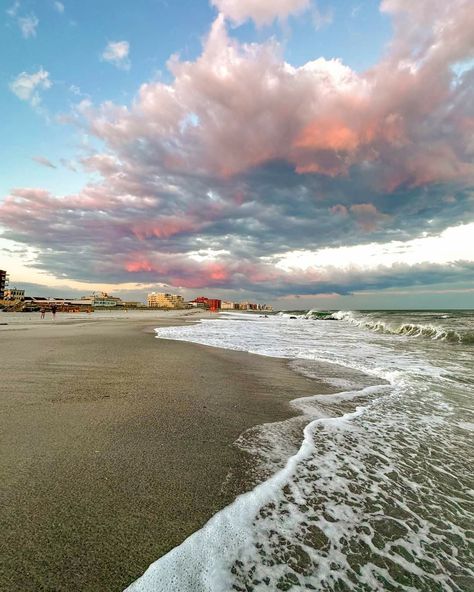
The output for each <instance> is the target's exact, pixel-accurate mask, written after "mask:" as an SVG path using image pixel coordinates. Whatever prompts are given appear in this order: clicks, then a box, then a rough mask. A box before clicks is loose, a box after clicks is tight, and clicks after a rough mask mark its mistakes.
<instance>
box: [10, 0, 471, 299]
mask: <svg viewBox="0 0 474 592" xmlns="http://www.w3.org/2000/svg"><path fill="white" fill-rule="evenodd" d="M428 4H430V3H428ZM428 4H427V3H426V2H425V3H424V6H425V10H421V8H420V3H416V6H413V8H410V6H411V5H410V4H409V3H408V2H407V3H406V4H402V3H401V2H400V3H395V1H394V0H393V1H392V3H390V4H389V3H384V4H383V9H384V10H389V9H390V11H391V12H390V14H391V18H392V19H393V21H394V29H395V36H394V39H393V40H392V43H391V45H390V48H389V49H388V50H387V53H386V54H385V55H384V56H383V58H382V59H381V60H380V62H379V63H378V64H376V65H375V66H374V67H373V68H371V69H370V70H369V71H367V72H355V71H353V70H352V69H350V68H349V67H348V66H346V65H344V64H343V63H342V62H341V61H339V60H327V59H324V58H316V59H315V60H313V61H311V62H309V63H307V64H305V65H303V66H300V67H295V66H293V65H291V64H289V63H288V62H286V61H285V60H284V59H283V58H282V50H281V48H280V47H279V46H278V44H276V43H275V41H274V40H270V41H268V42H264V43H259V44H256V43H252V44H243V43H239V42H238V41H237V40H236V39H234V38H232V37H231V36H230V35H229V32H228V30H227V26H226V23H225V18H224V16H223V15H222V14H221V15H220V16H218V18H217V19H216V21H215V22H214V24H213V26H212V28H211V31H210V32H209V35H208V37H207V39H206V40H205V41H204V43H203V48H202V52H201V54H200V55H199V56H198V57H197V58H196V59H195V60H193V61H182V60H180V59H178V58H177V57H173V58H171V59H170V61H169V69H170V73H171V77H170V81H169V82H168V83H166V84H165V83H163V82H159V81H158V82H157V81H156V80H154V81H149V82H146V83H144V84H142V85H141V87H140V88H139V89H138V92H137V95H136V97H135V98H134V100H133V102H132V103H131V104H130V105H119V104H115V103H112V102H107V103H104V104H103V105H100V106H95V105H94V104H93V103H92V101H91V100H84V101H82V102H81V103H80V105H78V106H77V107H76V109H75V111H74V113H73V114H72V115H71V117H73V118H75V121H76V123H77V125H78V126H80V127H81V129H83V130H85V131H86V132H87V133H88V134H90V135H93V136H94V137H95V139H96V140H97V141H98V142H97V144H99V145H100V146H102V148H101V149H100V150H96V151H94V150H93V149H92V148H91V147H89V151H88V155H87V157H85V158H83V159H82V165H83V166H84V168H85V169H86V170H87V171H88V172H90V173H92V175H93V178H94V179H96V180H95V181H93V182H90V183H88V184H87V185H85V186H84V187H83V189H82V190H81V191H79V192H77V193H75V194H71V195H65V196H62V197H57V196H55V195H53V194H52V193H49V192H48V191H45V190H44V189H41V188H37V187H32V188H16V189H14V190H12V191H11V192H10V194H9V195H8V196H7V197H6V199H5V201H4V203H3V204H2V205H0V221H1V224H2V226H3V227H4V228H5V234H4V236H5V237H7V238H9V239H11V240H15V241H16V242H19V243H25V244H28V245H31V246H34V247H35V249H37V252H38V259H37V261H36V266H37V267H38V268H39V269H43V270H48V271H49V272H54V273H55V274H57V276H58V277H66V278H70V279H75V280H78V279H80V280H94V281H108V282H110V283H113V282H130V281H132V282H146V283H153V282H163V283H167V284H168V285H171V286H175V287H187V288H188V289H190V290H191V289H192V290H194V289H198V288H199V289H204V288H206V287H208V288H212V289H216V290H217V289H222V290H224V289H232V290H240V289H242V290H254V291H255V290H259V291H261V292H262V293H270V292H271V291H272V290H273V292H274V293H275V294H286V293H288V294H296V293H298V292H299V291H300V292H301V293H304V294H311V293H324V292H331V291H332V292H339V293H348V292H350V291H351V290H355V289H362V287H363V286H364V282H366V286H369V287H373V286H378V287H383V286H390V285H393V286H396V285H400V286H402V285H403V286H408V285H410V282H412V283H418V282H422V281H424V282H426V283H430V282H431V283H433V281H434V278H437V281H442V278H443V277H444V278H445V279H446V280H449V279H450V278H454V277H460V274H462V273H464V272H465V273H471V267H472V266H471V267H470V265H471V263H469V262H466V261H464V262H463V261H462V260H461V261H459V260H450V261H444V262H439V261H436V260H433V259H429V258H428V259H426V260H424V261H416V262H413V261H412V262H406V261H403V260H401V261H392V262H390V263H387V262H385V263H381V264H376V265H373V266H372V267H371V268H370V270H367V269H365V270H362V269H356V268H355V267H353V268H351V269H339V268H338V265H336V264H334V265H332V264H330V263H327V264H326V265H324V266H322V268H321V267H318V266H315V267H313V268H309V269H291V270H288V269H282V268H281V266H279V265H278V262H279V261H281V260H282V259H283V258H284V254H285V253H287V254H292V253H301V252H303V251H304V253H306V255H305V256H309V255H308V253H309V254H311V253H313V254H315V255H317V256H320V254H321V249H323V248H333V249H335V248H338V247H341V246H344V247H347V248H349V247H354V246H357V245H359V246H361V245H362V246H364V245H368V244H369V245H370V244H375V245H379V248H380V249H382V250H383V249H384V248H385V245H387V244H389V243H391V242H392V241H398V242H400V243H406V242H409V241H412V240H415V239H418V238H420V237H423V235H424V233H426V236H429V237H437V236H439V235H440V234H441V233H442V232H443V231H444V230H445V229H446V228H449V227H456V226H459V224H460V223H461V222H469V221H471V220H472V219H473V218H474V207H473V206H474V190H473V184H474V183H473V181H474V165H473V155H474V147H473V144H472V133H473V130H474V123H473V122H474V107H473V105H474V96H473V94H474V90H473V89H474V85H473V81H474V72H473V71H472V68H471V69H466V70H463V72H462V73H461V74H456V72H455V71H454V69H453V66H454V65H455V64H457V63H459V62H460V61H462V62H463V63H468V62H466V60H469V59H470V56H472V52H473V47H474V45H473V43H472V35H473V33H472V31H473V30H474V28H471V27H469V26H467V24H466V23H467V22H468V21H469V19H470V18H471V16H470V15H471V12H472V11H469V10H468V8H469V7H470V5H468V3H467V2H464V1H463V0H455V2H454V3H451V4H450V6H451V9H450V12H449V14H447V13H446V11H445V10H444V8H443V6H444V5H441V4H439V5H438V4H436V6H435V9H436V10H438V12H436V10H433V11H431V10H429V9H428ZM430 5H431V4H430ZM267 6H268V4H267ZM410 10H411V11H412V12H410V13H409V14H411V15H412V18H413V20H414V21H415V22H416V23H417V24H416V25H413V26H412V24H411V21H410V22H409V23H408V26H409V29H407V28H406V27H404V26H403V22H404V21H405V20H406V18H408V17H407V16H406V11H410ZM408 20H409V19H408ZM421 22H424V25H423V27H422V26H421V25H420V23H421ZM127 55H128V52H127ZM24 76H28V75H24ZM48 80H49V79H48ZM24 86H25V85H23V87H21V88H22V89H24ZM27 88H29V87H27ZM34 92H35V91H34V88H33V90H31V91H28V92H27V91H26V90H22V93H23V97H20V98H23V100H30V97H31V96H32V95H33V93H34ZM92 145H93V143H91V145H90V146H92ZM453 240H454V239H453ZM400 248H401V247H400ZM203 253H204V255H203ZM288 256H289V255H288ZM364 257H365V255H361V258H362V259H363V258H364ZM464 259H466V260H467V259H468V255H467V254H466V255H465V256H464ZM468 263H469V265H468ZM440 278H441V279H440Z"/></svg>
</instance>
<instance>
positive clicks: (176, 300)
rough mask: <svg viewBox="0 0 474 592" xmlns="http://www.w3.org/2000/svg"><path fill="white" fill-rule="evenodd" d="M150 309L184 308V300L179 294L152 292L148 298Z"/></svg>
mask: <svg viewBox="0 0 474 592" xmlns="http://www.w3.org/2000/svg"><path fill="white" fill-rule="evenodd" d="M147 302H148V307H149V308H184V298H183V297H182V296H179V295H178V294H167V293H165V292H152V293H151V294H148V297H147Z"/></svg>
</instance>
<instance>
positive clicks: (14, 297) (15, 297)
mask: <svg viewBox="0 0 474 592" xmlns="http://www.w3.org/2000/svg"><path fill="white" fill-rule="evenodd" d="M3 297H4V298H5V300H10V301H16V302H23V300H24V299H25V290H19V289H18V288H8V289H7V290H5V294H4V296H3Z"/></svg>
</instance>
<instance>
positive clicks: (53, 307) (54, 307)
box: [51, 304, 58, 319]
mask: <svg viewBox="0 0 474 592" xmlns="http://www.w3.org/2000/svg"><path fill="white" fill-rule="evenodd" d="M57 311H58V307H57V306H56V305H55V304H53V306H52V307H51V312H52V313H53V319H55V318H56V312H57Z"/></svg>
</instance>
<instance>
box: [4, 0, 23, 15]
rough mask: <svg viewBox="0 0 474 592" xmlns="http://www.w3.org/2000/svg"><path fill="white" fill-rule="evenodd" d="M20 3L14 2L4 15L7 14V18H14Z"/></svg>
mask: <svg viewBox="0 0 474 592" xmlns="http://www.w3.org/2000/svg"><path fill="white" fill-rule="evenodd" d="M20 7H21V5H20V2H19V0H16V1H15V2H14V3H13V4H12V5H11V6H10V8H7V10H6V13H7V14H8V16H10V17H11V18H15V17H16V15H17V14H18V11H19V10H20Z"/></svg>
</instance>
